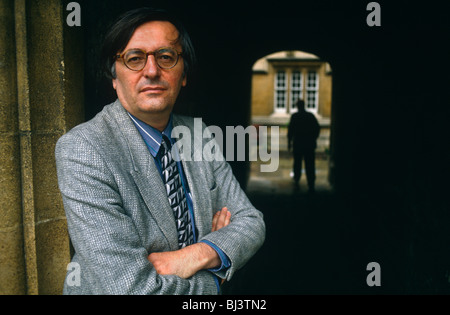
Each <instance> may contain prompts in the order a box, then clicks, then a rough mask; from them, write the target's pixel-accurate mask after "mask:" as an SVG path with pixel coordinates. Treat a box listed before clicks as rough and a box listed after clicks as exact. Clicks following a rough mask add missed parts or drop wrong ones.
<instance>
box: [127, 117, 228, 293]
mask: <svg viewBox="0 0 450 315" xmlns="http://www.w3.org/2000/svg"><path fill="white" fill-rule="evenodd" d="M128 115H129V116H130V118H131V120H132V121H133V123H134V124H135V126H136V128H137V130H138V131H139V133H140V134H141V136H142V138H143V139H144V142H145V143H146V145H147V148H148V150H149V151H150V153H151V155H152V156H153V158H154V159H155V163H156V166H157V167H158V170H159V173H160V175H161V176H162V171H161V162H160V160H159V159H158V158H156V157H157V154H158V152H159V148H160V147H161V141H162V137H163V135H165V136H166V137H167V138H169V140H170V143H171V144H172V145H173V144H174V140H173V139H172V136H171V134H172V129H173V123H172V115H170V119H169V122H168V124H167V126H166V128H165V129H164V130H163V132H160V131H159V130H157V129H155V128H153V127H152V126H150V125H148V124H146V123H144V122H143V121H141V120H139V119H138V118H136V117H135V116H133V115H131V114H130V113H128ZM176 160H177V166H178V171H179V173H180V176H181V182H182V184H183V189H184V193H185V195H186V201H187V204H188V208H189V215H190V217H191V224H192V231H194V243H196V242H197V236H198V235H197V234H198V232H197V231H198V230H197V229H196V227H195V220H194V210H193V209H194V206H193V203H192V195H191V192H190V190H189V186H188V184H187V181H186V177H185V174H184V170H183V165H182V164H181V161H180V159H176ZM201 242H203V243H206V244H208V245H209V246H211V247H212V248H213V249H214V250H215V251H216V252H217V254H218V255H219V257H220V260H221V265H220V266H219V267H217V268H214V269H208V270H210V271H212V272H217V271H221V270H223V269H226V268H229V267H230V261H229V259H228V257H227V256H226V255H225V253H224V252H223V251H222V250H221V249H219V248H218V247H217V246H216V245H214V244H213V243H211V242H209V241H207V240H203V241H201ZM214 280H215V281H216V284H217V285H218V287H219V281H218V279H217V277H214Z"/></svg>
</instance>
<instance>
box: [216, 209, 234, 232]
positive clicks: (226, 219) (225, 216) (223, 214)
mask: <svg viewBox="0 0 450 315" xmlns="http://www.w3.org/2000/svg"><path fill="white" fill-rule="evenodd" d="M230 220H231V212H230V211H228V209H227V208H226V207H224V208H222V210H220V211H217V212H216V214H215V215H214V217H213V224H212V231H213V232H214V231H217V230H219V229H221V228H223V227H225V226H227V225H228V224H229V223H230Z"/></svg>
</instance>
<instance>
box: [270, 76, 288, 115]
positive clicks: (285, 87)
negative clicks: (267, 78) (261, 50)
mask: <svg viewBox="0 0 450 315" xmlns="http://www.w3.org/2000/svg"><path fill="white" fill-rule="evenodd" d="M280 73H283V74H284V85H283V86H279V84H278V83H279V82H278V81H279V76H278V75H279V74H280ZM274 85H275V86H274V91H275V93H274V102H273V103H274V112H275V113H286V110H287V107H288V98H287V96H288V95H287V91H288V75H287V71H286V70H285V69H278V70H277V71H276V72H275V80H274ZM279 92H281V93H283V92H284V93H283V94H284V104H282V106H278V104H279V103H278V94H279Z"/></svg>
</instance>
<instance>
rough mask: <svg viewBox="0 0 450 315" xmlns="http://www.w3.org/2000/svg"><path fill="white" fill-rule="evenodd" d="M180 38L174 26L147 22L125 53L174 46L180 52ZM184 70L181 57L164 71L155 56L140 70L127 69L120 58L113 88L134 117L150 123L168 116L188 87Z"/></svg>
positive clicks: (117, 62)
mask: <svg viewBox="0 0 450 315" xmlns="http://www.w3.org/2000/svg"><path fill="white" fill-rule="evenodd" d="M177 39H178V31H177V29H176V28H175V26H174V25H173V24H172V23H170V22H165V21H152V22H147V23H145V24H142V25H141V26H139V27H138V28H137V29H136V31H135V32H134V34H133V36H132V37H131V39H130V41H129V42H128V45H127V46H126V47H125V49H124V51H127V50H128V49H131V48H139V49H141V50H143V51H147V52H150V51H155V50H157V49H158V48H161V47H172V48H175V49H176V50H177V51H178V52H181V51H182V48H181V45H180V44H179V43H177V42H176V40H177ZM118 53H122V52H118ZM183 70H184V63H183V58H181V57H180V59H179V60H178V63H177V64H176V66H175V67H173V68H171V69H161V68H160V67H159V66H158V65H157V64H156V61H155V57H154V56H153V55H149V56H148V60H147V64H146V65H145V68H144V69H142V70H140V71H132V70H130V69H128V68H127V67H126V66H125V65H124V63H123V61H122V60H121V59H119V60H117V61H116V74H117V76H116V78H115V79H113V87H114V89H115V90H116V92H117V96H118V98H119V100H120V102H121V103H122V105H123V106H124V107H125V109H126V110H127V111H129V112H130V113H131V114H133V115H134V116H136V117H138V118H140V119H142V120H144V121H148V119H146V118H148V117H150V116H152V117H157V116H158V115H159V117H168V115H169V114H170V112H171V111H172V109H173V106H174V104H175V101H176V99H177V96H178V94H179V92H180V89H181V87H182V86H185V85H186V77H185V76H184V75H183Z"/></svg>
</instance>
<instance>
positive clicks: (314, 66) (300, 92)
mask: <svg viewBox="0 0 450 315" xmlns="http://www.w3.org/2000/svg"><path fill="white" fill-rule="evenodd" d="M299 99H302V100H304V102H305V109H306V110H307V111H309V112H311V113H313V114H314V116H315V117H316V118H317V120H318V122H319V124H320V136H319V138H318V140H317V149H316V188H317V189H319V190H329V189H331V185H330V178H329V173H330V172H329V169H330V160H331V157H330V135H331V104H332V70H331V66H330V64H329V63H328V62H327V61H324V60H322V59H321V58H319V57H318V56H316V55H314V54H311V53H308V52H304V51H298V50H288V51H278V52H275V53H272V54H269V55H267V56H264V57H262V58H260V59H258V60H257V61H256V62H255V63H254V65H253V68H252V91H251V123H252V124H253V125H255V126H257V127H258V126H267V128H268V129H265V128H264V129H260V131H261V132H264V131H265V130H268V132H270V130H271V128H273V127H274V126H275V127H278V128H279V129H278V130H279V143H278V147H277V146H273V147H272V148H271V149H272V150H279V154H278V156H279V163H278V168H277V170H276V171H274V172H270V173H264V172H261V171H260V169H261V168H260V165H261V163H263V162H262V161H260V160H257V161H253V162H252V163H251V167H250V178H249V183H248V188H247V189H248V190H249V191H252V189H253V190H261V189H268V190H269V191H270V192H281V193H282V192H287V191H289V192H290V191H291V190H290V188H291V187H292V180H291V178H292V176H293V172H292V163H293V161H292V154H291V153H290V152H289V151H288V140H287V130H288V125H289V121H290V117H291V115H292V114H293V113H295V112H297V111H298V108H296V103H297V100H299ZM264 138H265V139H267V138H268V139H270V137H264ZM303 173H304V170H303ZM300 187H306V176H305V175H302V177H301V181H300Z"/></svg>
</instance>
